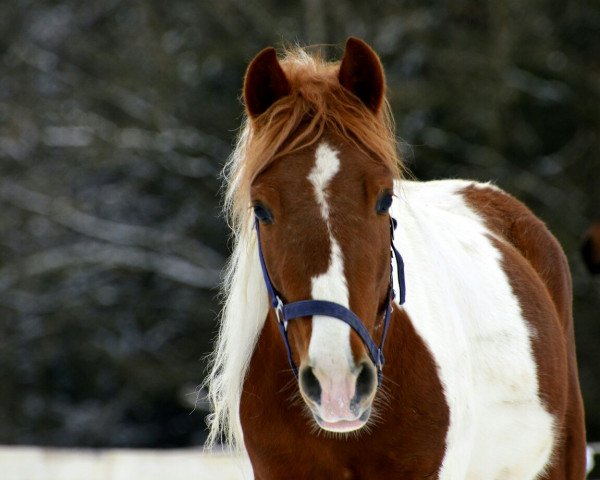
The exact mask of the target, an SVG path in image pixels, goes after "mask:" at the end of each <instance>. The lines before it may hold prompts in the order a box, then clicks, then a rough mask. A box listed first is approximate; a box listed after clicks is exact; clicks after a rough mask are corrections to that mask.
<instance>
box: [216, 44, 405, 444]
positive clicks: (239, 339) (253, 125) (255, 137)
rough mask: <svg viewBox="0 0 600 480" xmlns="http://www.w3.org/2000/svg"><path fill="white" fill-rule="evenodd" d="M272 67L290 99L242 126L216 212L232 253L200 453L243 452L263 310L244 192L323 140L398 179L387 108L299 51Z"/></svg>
mask: <svg viewBox="0 0 600 480" xmlns="http://www.w3.org/2000/svg"><path fill="white" fill-rule="evenodd" d="M280 64H281V67H282V69H283V71H284V72H285V75H286V77H287V80H288V82H289V84H290V87H291V94H290V95H288V96H286V97H284V98H281V99H280V100H278V101H277V102H276V103H275V104H274V105H272V106H271V107H270V108H269V109H268V110H267V111H266V112H264V113H263V114H262V115H260V116H258V117H256V118H253V119H250V118H246V119H245V121H244V124H243V128H242V130H241V133H240V135H239V138H238V141H237V144H236V147H235V149H234V151H233V153H232V155H231V157H230V158H229V160H228V161H227V164H226V165H225V168H224V179H225V186H226V193H225V202H224V210H225V215H226V217H227V219H228V221H229V224H230V226H231V228H232V231H233V240H234V249H233V253H232V255H231V258H230V260H229V263H228V266H227V268H226V270H225V275H224V279H223V288H222V293H223V299H224V307H223V311H222V315H221V326H220V331H219V336H218V338H217V342H216V343H217V345H216V350H215V353H214V354H213V356H212V358H211V371H210V373H209V376H208V378H207V379H206V381H205V382H204V386H206V387H208V390H209V399H210V401H211V404H212V408H213V413H212V414H211V415H210V416H209V418H208V424H209V428H210V433H209V438H208V441H207V446H208V447H211V446H213V445H214V443H215V442H216V441H217V439H219V438H220V439H221V440H224V441H225V442H226V443H227V444H228V445H230V446H231V447H232V448H241V447H243V436H242V428H241V424H240V418H239V406H240V397H241V392H242V386H243V382H244V377H245V375H246V370H247V368H248V364H249V362H250V358H251V356H252V353H253V351H254V347H255V345H256V342H257V340H258V337H259V334H260V332H261V330H262V327H263V325H264V322H265V319H266V316H267V312H268V308H269V300H268V294H267V291H266V287H265V285H264V282H263V279H262V274H261V270H260V264H259V261H258V252H257V245H256V236H255V234H254V231H253V229H252V225H253V222H252V216H251V213H252V210H251V201H250V187H251V185H252V182H253V181H254V179H255V178H256V176H257V175H258V174H259V173H260V172H261V171H262V170H264V169H265V168H266V167H268V166H269V165H270V164H271V163H272V162H274V161H275V160H277V159H278V158H280V157H281V156H283V155H286V154H289V153H291V152H293V151H296V150H299V149H301V148H304V147H306V146H309V145H311V144H313V143H315V142H317V141H319V139H320V138H321V137H322V136H323V135H324V134H325V133H326V132H328V133H334V134H336V135H339V136H341V137H343V138H346V139H347V140H348V141H350V142H351V143H352V144H354V145H355V146H356V148H359V149H361V150H363V151H365V152H366V153H368V154H369V157H370V158H372V159H373V160H374V161H376V162H378V163H382V164H384V165H386V166H387V167H388V168H389V169H390V171H391V172H392V174H393V176H394V177H395V178H400V176H401V172H402V164H401V162H400V159H399V157H398V153H397V145H396V139H395V135H394V125H393V119H392V115H391V112H390V108H389V105H388V103H387V101H386V102H384V104H383V107H382V108H381V109H380V111H379V112H378V113H377V114H374V113H373V112H372V111H371V110H369V109H368V108H367V107H365V106H364V105H363V104H362V103H361V102H360V100H359V99H358V98H357V97H355V96H354V95H353V94H352V93H350V92H349V91H348V90H346V89H345V88H344V87H342V86H341V85H340V83H339V81H338V70H339V64H338V63H328V62H326V61H324V60H323V59H322V58H320V57H318V56H316V55H310V54H308V53H307V52H306V51H305V50H303V49H300V48H298V49H295V50H292V51H288V52H287V53H286V55H285V57H284V58H283V59H282V60H281V61H280Z"/></svg>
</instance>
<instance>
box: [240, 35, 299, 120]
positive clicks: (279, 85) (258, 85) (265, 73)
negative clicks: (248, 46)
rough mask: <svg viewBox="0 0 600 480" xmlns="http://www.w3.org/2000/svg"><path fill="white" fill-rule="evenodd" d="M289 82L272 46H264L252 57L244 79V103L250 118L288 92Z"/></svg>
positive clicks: (263, 110)
mask: <svg viewBox="0 0 600 480" xmlns="http://www.w3.org/2000/svg"><path fill="white" fill-rule="evenodd" d="M290 91H291V88H290V84H289V82H288V80H287V78H286V76H285V73H284V72H283V69H282V68H281V65H279V61H278V60H277V53H276V52H275V49H274V48H273V47H269V48H265V49H264V50H262V51H261V52H259V53H258V55H256V57H254V59H253V60H252V62H250V65H249V66H248V70H246V78H245V79H244V103H245V104H246V110H247V111H248V115H249V116H250V117H252V118H255V117H258V116H259V115H260V114H261V113H264V112H265V111H267V109H268V108H269V107H270V106H271V105H273V104H274V103H275V102H276V101H277V100H279V99H280V98H282V97H285V96H287V95H289V94H290Z"/></svg>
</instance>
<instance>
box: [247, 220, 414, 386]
mask: <svg viewBox="0 0 600 480" xmlns="http://www.w3.org/2000/svg"><path fill="white" fill-rule="evenodd" d="M254 226H255V228H256V236H257V242H258V257H259V259H260V266H261V269H262V273H263V278H264V280H265V285H266V286H267V291H268V292H269V297H270V299H271V306H272V307H273V309H274V310H275V315H276V316H277V324H278V326H279V331H280V333H281V337H282V338H283V343H284V345H285V349H286V351H287V357H288V362H289V363H290V367H291V368H292V371H293V372H294V376H295V377H296V378H298V367H296V364H295V363H294V359H293V357H292V348H291V347H290V342H289V339H288V334H287V327H288V322H289V321H290V320H293V319H295V318H300V317H310V316H313V315H320V316H325V317H333V318H337V319H338V320H341V321H342V322H345V323H347V324H348V325H350V327H352V329H353V330H354V331H355V332H356V333H357V334H358V336H359V337H360V338H361V340H362V342H363V343H364V345H365V347H367V350H368V351H369V356H370V357H371V360H373V363H374V364H375V366H376V367H377V383H378V385H381V381H382V379H383V364H384V362H385V359H384V357H383V345H384V343H385V337H386V335H387V331H388V327H389V323H390V317H391V314H392V303H393V300H394V297H395V293H394V283H393V276H392V272H393V268H394V266H393V263H392V264H391V266H390V285H389V287H388V295H387V297H388V298H387V301H386V308H385V315H384V317H383V331H382V333H381V342H380V344H379V346H378V345H377V344H376V343H375V341H374V340H373V339H372V338H371V335H370V334H369V331H368V330H367V328H366V327H365V326H364V324H363V323H362V321H361V320H360V318H358V316H357V315H356V314H355V313H354V312H353V311H352V310H350V309H348V308H346V307H344V306H343V305H340V304H339V303H335V302H329V301H326V300H300V301H298V302H292V303H287V304H286V303H283V301H282V300H281V297H280V296H279V293H278V292H277V290H276V289H275V287H274V286H273V283H272V282H271V278H270V277H269V272H268V271H267V266H266V264H265V259H264V256H263V252H262V247H261V245H260V228H259V222H258V219H255V222H254ZM395 228H396V220H394V219H393V218H392V217H390V236H391V239H390V244H391V252H390V257H391V258H395V259H396V267H397V275H398V285H399V286H400V295H399V298H398V300H399V304H400V305H402V304H404V301H405V299H406V286H405V282H404V262H403V260H402V257H401V256H400V253H398V250H396V247H395V246H394V229H395Z"/></svg>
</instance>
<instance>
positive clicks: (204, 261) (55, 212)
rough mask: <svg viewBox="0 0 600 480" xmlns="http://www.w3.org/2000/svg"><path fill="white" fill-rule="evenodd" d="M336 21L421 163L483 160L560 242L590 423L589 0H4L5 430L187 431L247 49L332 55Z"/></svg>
mask: <svg viewBox="0 0 600 480" xmlns="http://www.w3.org/2000/svg"><path fill="white" fill-rule="evenodd" d="M349 35H356V36H360V37H363V38H364V39H365V40H366V41H367V42H369V43H370V44H371V45H372V46H373V47H374V48H375V49H376V50H377V51H378V52H379V54H380V55H381V58H382V61H383V63H384V65H385V67H386V70H387V78H388V86H389V98H390V101H391V104H392V108H393V111H394V114H395V117H396V122H397V133H398V136H399V137H400V138H401V139H402V142H403V143H402V149H403V155H404V158H405V160H406V162H407V164H408V166H409V168H410V170H412V172H413V173H414V174H415V175H416V176H417V177H418V178H420V179H423V180H427V179H436V178H444V177H465V178H472V179H477V180H483V181H487V180H492V181H494V182H495V183H496V184H497V185H499V186H500V187H502V188H504V189H506V190H507V191H509V192H510V193H512V194H514V195H515V196H517V197H518V198H520V199H521V200H523V201H525V202H526V203H527V204H528V205H529V206H530V207H531V208H532V209H533V211H534V212H535V213H536V214H538V215H539V216H540V217H541V218H542V219H543V220H544V221H545V222H546V223H547V224H548V226H549V227H550V229H551V230H552V231H553V232H554V233H555V235H556V236H557V237H558V239H559V240H560V242H561V243H562V245H563V246H564V248H565V251H566V253H567V255H568V257H569V260H570V264H571V268H572V272H573V282H574V293H575V301H574V308H575V321H576V333H577V346H578V355H579V362H580V376H581V383H582V388H583V394H584V397H585V402H586V406H587V421H588V432H589V435H588V436H589V439H590V440H600V348H599V347H600V279H599V278H596V279H594V278H592V277H591V276H590V275H588V273H587V271H586V270H585V269H584V267H583V264H582V262H581V260H580V256H579V245H580V241H581V237H582V234H583V232H584V230H585V229H586V228H587V226H588V224H589V223H590V221H591V220H592V219H594V218H596V217H598V216H600V188H599V187H600V3H598V2H597V1H592V0H589V1H587V2H586V1H584V0H580V1H564V2H555V1H541V0H528V1H525V0H521V1H516V0H485V1H475V0H471V1H462V0H457V1H452V2H447V1H439V0H438V1H385V0H371V1H369V2H364V1H358V0H304V1H298V2H283V1H276V0H193V1H191V0H171V1H169V2H164V1H158V0H137V1H136V0H133V1H119V0H86V1H85V2H81V1H75V0H64V1H58V0H56V1H50V0H35V1H33V0H10V1H7V0H4V2H2V15H0V210H1V214H0V385H1V387H0V443H1V444H9V445H14V444H20V445H23V444H25V445H28V444H34V445H52V446H92V447H121V446H127V447H181V446H191V445H201V444H202V443H203V441H204V439H205V435H206V432H205V423H204V416H205V415H206V403H205V402H204V401H203V396H204V392H201V391H199V390H198V388H197V387H198V385H199V384H200V383H201V382H202V380H203V378H204V375H205V369H206V361H205V355H206V354H207V353H208V352H209V351H210V349H211V344H212V340H213V339H214V336H215V334H216V329H217V326H216V318H217V314H218V311H219V304H218V299H217V292H218V290H217V285H218V282H219V278H220V277H219V275H220V269H221V267H222V266H223V264H224V260H225V258H226V257H227V255H228V248H229V246H230V245H229V243H228V230H227V228H226V225H225V223H224V221H223V219H222V218H221V216H220V211H219V202H220V179H219V172H220V170H221V168H222V166H223V163H224V161H225V159H226V158H227V156H228V155H229V153H230V151H231V148H232V144H233V142H234V138H235V135H236V130H237V128H238V126H239V123H240V120H241V113H242V105H241V103H240V100H239V95H240V92H241V85H242V77H243V73H244V70H245V67H246V65H247V63H248V61H249V60H250V59H251V58H252V57H253V55H254V54H256V53H257V52H258V51H259V50H260V49H261V48H263V47H265V46H268V45H275V46H281V45H282V44H283V43H292V44H293V43H299V44H301V45H305V44H313V43H319V44H326V45H330V46H328V47H324V48H325V51H326V52H327V53H328V55H330V56H331V58H339V56H340V55H341V53H342V51H343V43H344V41H345V39H346V37H347V36H349ZM498 308H501V306H498ZM197 399H198V402H197V403H198V404H197V407H196V408H195V409H194V407H193V405H194V403H195V402H196V400H197Z"/></svg>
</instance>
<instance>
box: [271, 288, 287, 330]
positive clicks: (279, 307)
mask: <svg viewBox="0 0 600 480" xmlns="http://www.w3.org/2000/svg"><path fill="white" fill-rule="evenodd" d="M274 308H275V316H276V317H277V321H278V322H279V323H280V324H281V325H283V328H284V330H286V331H287V327H288V322H287V321H286V320H285V316H284V315H283V302H282V301H281V298H279V296H276V297H275V305H274Z"/></svg>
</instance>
